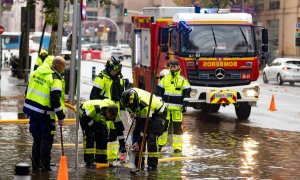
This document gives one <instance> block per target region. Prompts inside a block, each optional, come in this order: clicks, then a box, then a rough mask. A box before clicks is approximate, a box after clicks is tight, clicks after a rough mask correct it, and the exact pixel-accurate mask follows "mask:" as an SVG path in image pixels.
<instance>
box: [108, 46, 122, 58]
mask: <svg viewBox="0 0 300 180" xmlns="http://www.w3.org/2000/svg"><path fill="white" fill-rule="evenodd" d="M111 55H112V56H115V57H117V58H119V59H121V60H123V52H122V50H121V49H120V48H117V47H114V48H112V50H111Z"/></svg>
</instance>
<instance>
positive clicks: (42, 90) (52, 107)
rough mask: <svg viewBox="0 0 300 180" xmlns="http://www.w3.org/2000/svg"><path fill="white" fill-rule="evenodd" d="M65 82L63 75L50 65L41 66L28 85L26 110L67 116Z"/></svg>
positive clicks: (27, 112)
mask: <svg viewBox="0 0 300 180" xmlns="http://www.w3.org/2000/svg"><path fill="white" fill-rule="evenodd" d="M64 93H65V82H64V80H63V78H62V76H61V75H60V74H59V73H57V72H56V71H54V70H53V68H52V67H50V66H41V67H39V68H38V69H37V70H36V71H34V72H32V73H31V75H30V79H29V84H28V87H27V93H26V99H25V103H24V112H25V113H26V114H28V115H29V116H30V114H31V113H40V114H45V115H50V117H51V118H55V114H56V115H57V118H58V119H64V118H65V114H64V112H65V103H64V96H65V94H64Z"/></svg>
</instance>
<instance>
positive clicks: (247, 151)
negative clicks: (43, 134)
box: [0, 113, 300, 179]
mask: <svg viewBox="0 0 300 180" xmlns="http://www.w3.org/2000/svg"><path fill="white" fill-rule="evenodd" d="M196 117H197V118H198V119H197V118H196ZM209 118H211V119H213V120H212V121H209ZM75 132H76V126H75V123H66V124H65V125H64V127H63V137H64V144H65V149H64V150H65V154H66V156H67V159H68V168H69V177H72V179H104V178H106V179H201V178H210V179H247V178H249V179H299V177H300V172H298V171H299V169H300V151H298V149H299V148H300V134H299V133H298V132H284V131H274V130H270V129H261V128H255V127H250V126H248V124H245V123H236V122H235V121H234V120H233V121H230V120H228V119H227V120H226V119H225V120H222V118H220V117H214V116H213V115H210V116H207V115H205V114H203V113H201V114H199V113H194V114H192V113H191V115H188V116H186V121H185V123H184V135H183V138H184V144H183V156H187V157H186V158H183V159H181V160H180V161H164V162H160V163H159V166H158V171H157V172H144V171H143V173H141V174H139V175H133V174H130V173H128V169H127V170H126V169H122V168H121V169H117V168H112V169H96V170H87V169H86V168H85V165H84V162H83V149H82V146H79V149H78V153H79V156H78V161H79V169H78V173H77V174H76V173H75V170H74V166H75V163H74V142H75V141H74V140H75ZM79 134H80V136H79V138H80V139H79V143H80V144H82V133H81V132H79ZM170 139H172V138H170ZM54 143H55V144H56V145H54V146H53V149H52V162H53V163H56V166H54V167H53V168H52V169H53V171H52V172H51V173H50V174H49V175H47V174H44V173H38V174H32V179H56V177H57V171H58V165H59V159H60V156H61V148H60V137H59V133H57V134H56V136H55V141H54ZM31 144H32V137H31V135H30V133H29V132H28V124H0V175H1V178H3V179H12V177H13V169H14V165H15V164H17V163H18V162H26V163H29V164H31V162H30V159H29V155H30V154H31ZM167 146H168V147H167V148H166V150H167V151H166V152H164V153H165V155H166V156H161V157H174V155H173V151H172V150H171V149H172V147H171V146H170V144H168V145H167ZM169 149H170V151H168V150H169ZM1 178H0V179H1Z"/></svg>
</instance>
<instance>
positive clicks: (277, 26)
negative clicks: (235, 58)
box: [253, 0, 300, 62]
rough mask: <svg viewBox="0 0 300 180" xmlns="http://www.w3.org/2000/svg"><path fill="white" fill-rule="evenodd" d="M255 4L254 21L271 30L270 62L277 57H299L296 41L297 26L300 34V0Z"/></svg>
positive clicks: (266, 0) (267, 0) (261, 0)
mask: <svg viewBox="0 0 300 180" xmlns="http://www.w3.org/2000/svg"><path fill="white" fill-rule="evenodd" d="M253 3H254V9H255V13H254V20H255V21H256V23H257V25H261V26H265V27H266V28H268V30H269V54H268V62H272V61H273V60H274V59H275V58H276V57H299V56H300V51H299V49H300V48H299V47H298V46H296V44H295V39H296V34H297V28H296V26H297V24H299V28H298V29H299V30H298V31H299V33H300V0H254V2H253ZM299 35H300V34H299ZM299 37H300V36H299Z"/></svg>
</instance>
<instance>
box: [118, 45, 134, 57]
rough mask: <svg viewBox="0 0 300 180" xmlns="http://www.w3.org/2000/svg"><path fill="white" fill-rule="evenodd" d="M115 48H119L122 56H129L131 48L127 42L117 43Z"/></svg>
mask: <svg viewBox="0 0 300 180" xmlns="http://www.w3.org/2000/svg"><path fill="white" fill-rule="evenodd" d="M117 48H120V49H121V51H122V53H123V56H124V57H125V58H129V57H131V48H130V46H129V45H128V44H119V45H117Z"/></svg>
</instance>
